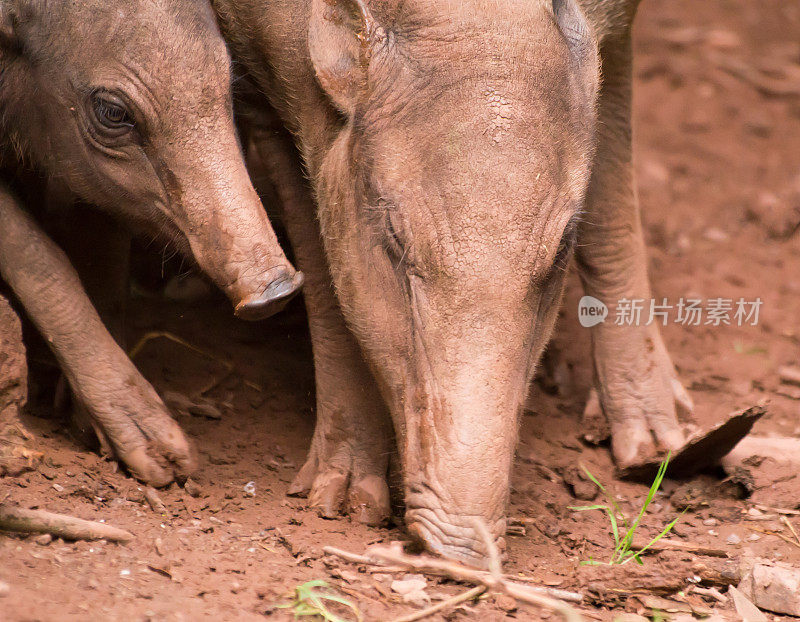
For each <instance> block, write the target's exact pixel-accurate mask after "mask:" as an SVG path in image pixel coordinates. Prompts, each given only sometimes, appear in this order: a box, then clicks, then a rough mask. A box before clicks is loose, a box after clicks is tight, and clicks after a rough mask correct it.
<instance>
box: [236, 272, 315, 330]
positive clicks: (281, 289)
mask: <svg viewBox="0 0 800 622" xmlns="http://www.w3.org/2000/svg"><path fill="white" fill-rule="evenodd" d="M304 282H305V277H304V276H303V273H302V272H295V273H294V274H289V273H288V272H284V273H282V274H281V275H280V276H278V277H277V278H276V279H275V280H273V281H272V282H271V283H270V284H269V285H268V286H267V287H266V289H264V291H263V292H261V293H260V294H256V295H253V296H249V297H247V298H245V299H244V300H242V301H241V302H240V303H239V304H237V305H236V310H235V313H236V317H238V318H240V319H242V320H247V321H248V322H255V321H257V320H265V319H266V318H268V317H270V316H272V315H275V314H276V313H278V312H279V311H282V310H283V309H284V307H285V306H286V305H287V303H288V302H289V301H290V300H291V299H292V298H294V297H295V296H296V295H297V294H298V293H299V292H300V290H301V289H302V287H303V283H304Z"/></svg>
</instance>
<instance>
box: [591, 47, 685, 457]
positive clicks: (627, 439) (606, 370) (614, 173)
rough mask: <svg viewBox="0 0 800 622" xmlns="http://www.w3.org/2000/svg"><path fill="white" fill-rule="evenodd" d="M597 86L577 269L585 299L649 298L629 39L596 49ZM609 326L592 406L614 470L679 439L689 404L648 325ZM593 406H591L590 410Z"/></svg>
mask: <svg viewBox="0 0 800 622" xmlns="http://www.w3.org/2000/svg"><path fill="white" fill-rule="evenodd" d="M601 53H602V56H603V87H602V91H601V95H600V102H599V115H600V116H599V122H598V145H597V152H596V155H595V160H594V167H593V170H592V178H591V182H590V185H589V192H588V197H587V213H586V215H585V218H584V222H583V224H582V226H581V229H580V233H579V241H578V254H577V259H578V265H579V267H580V270H581V278H582V280H583V283H584V288H585V290H586V293H587V294H588V295H590V296H594V297H595V298H598V299H600V300H602V301H604V302H606V304H611V303H616V302H617V301H619V300H622V299H629V300H633V299H644V300H646V301H648V302H649V300H650V298H651V292H650V285H649V281H648V277H647V265H646V255H645V245H644V239H643V236H642V225H641V219H640V215H639V206H638V200H637V197H636V192H635V189H634V179H633V164H632V145H631V82H632V79H631V41H630V33H629V32H628V33H627V34H625V35H622V36H615V37H614V38H613V39H611V40H607V41H605V42H604V43H603V44H602V46H601ZM646 314H647V312H643V313H642V325H640V326H629V325H621V326H618V325H616V324H615V317H614V316H613V315H611V316H609V318H608V319H607V320H606V321H605V323H602V324H599V325H597V326H595V327H594V328H592V329H591V330H592V352H593V360H594V372H595V384H596V387H597V393H598V396H599V398H600V399H599V405H600V407H601V408H602V411H603V413H604V414H605V416H606V417H607V419H608V422H609V424H610V427H611V437H612V449H613V453H614V458H615V459H616V462H617V465H618V466H619V467H621V468H624V467H627V466H631V465H635V464H637V463H639V462H641V461H643V460H644V459H646V458H652V457H653V456H654V455H655V453H656V451H657V450H659V449H661V450H663V449H676V448H678V447H680V446H681V444H682V443H683V441H684V435H683V432H682V431H681V428H680V427H679V425H678V420H677V416H676V404H678V405H680V406H682V407H685V408H688V409H691V400H690V398H689V397H688V395H687V394H686V391H685V390H684V389H683V387H682V386H681V384H680V382H679V381H678V379H677V376H676V373H675V368H674V366H673V364H672V361H671V359H670V357H669V354H668V353H667V350H666V348H665V347H664V343H663V341H662V339H661V335H660V333H659V330H658V328H657V327H656V326H655V324H652V325H650V326H646V325H644V324H645V323H646V321H647V315H646ZM592 404H594V405H595V407H596V405H597V400H590V403H589V407H590V408H591V406H592Z"/></svg>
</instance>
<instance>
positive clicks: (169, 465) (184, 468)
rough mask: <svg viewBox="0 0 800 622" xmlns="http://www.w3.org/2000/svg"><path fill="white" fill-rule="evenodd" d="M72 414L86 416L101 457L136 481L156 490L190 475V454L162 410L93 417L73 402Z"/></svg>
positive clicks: (154, 407)
mask: <svg viewBox="0 0 800 622" xmlns="http://www.w3.org/2000/svg"><path fill="white" fill-rule="evenodd" d="M75 410H76V411H77V412H79V413H80V412H81V411H83V412H84V413H88V419H89V421H90V423H91V426H92V428H94V432H95V434H96V435H97V439H98V440H99V442H100V451H101V453H102V454H103V455H106V456H109V457H112V458H115V459H116V460H118V461H120V462H121V463H123V464H124V465H125V467H126V468H127V469H128V472H129V473H130V474H131V475H132V476H133V477H135V478H136V479H138V480H139V481H141V482H144V483H146V484H149V485H151V486H155V487H156V488H160V487H163V486H167V485H168V484H170V483H171V482H173V481H176V480H177V481H183V480H185V479H186V478H187V477H188V476H189V475H191V474H192V473H193V472H194V470H195V468H196V459H195V455H194V452H193V450H192V448H191V446H190V444H189V442H188V440H187V439H186V437H185V436H184V434H183V431H182V430H181V429H180V427H179V426H178V424H177V423H176V422H175V420H174V419H172V417H171V416H170V415H169V413H168V411H167V409H166V406H163V405H161V404H154V405H149V406H143V407H142V408H141V411H144V412H145V413H146V415H139V416H133V415H128V414H125V413H124V412H123V413H120V412H119V411H115V412H113V414H111V415H109V413H108V412H107V411H106V412H105V413H103V414H98V413H95V412H93V411H92V410H91V409H90V408H87V407H85V406H83V405H82V404H81V403H79V402H77V400H76V403H75Z"/></svg>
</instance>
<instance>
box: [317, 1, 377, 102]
mask: <svg viewBox="0 0 800 622" xmlns="http://www.w3.org/2000/svg"><path fill="white" fill-rule="evenodd" d="M372 28H373V23H372V17H371V15H370V13H369V10H368V9H367V6H366V4H365V3H364V0H312V2H311V19H310V22H309V26H308V50H309V53H310V55H311V62H312V63H313V65H314V71H315V72H316V74H317V80H319V83H320V85H322V88H323V89H325V92H326V93H327V94H328V96H329V97H330V98H331V99H332V100H333V103H334V104H335V105H336V107H337V108H339V109H340V110H341V111H342V112H343V113H345V114H347V115H350V114H352V113H353V110H354V109H355V103H356V99H357V97H358V93H359V91H360V90H361V89H362V86H363V84H364V80H365V78H366V75H365V71H364V62H365V48H366V45H367V42H368V39H369V32H370V31H371V29H372Z"/></svg>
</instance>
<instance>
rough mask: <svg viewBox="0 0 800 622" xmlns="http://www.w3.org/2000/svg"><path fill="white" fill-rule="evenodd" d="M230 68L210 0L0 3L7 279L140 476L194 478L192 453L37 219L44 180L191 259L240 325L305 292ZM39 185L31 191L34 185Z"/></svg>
mask: <svg viewBox="0 0 800 622" xmlns="http://www.w3.org/2000/svg"><path fill="white" fill-rule="evenodd" d="M230 83H231V77H230V59H229V57H228V53H227V50H226V48H225V44H224V42H223V40H222V38H221V35H220V33H219V31H218V29H217V26H216V22H215V19H214V14H213V12H212V10H211V7H210V5H209V4H208V2H207V1H206V0H123V1H121V2H107V1H105V0H79V1H74V2H73V1H71V2H54V1H50V0H0V275H2V277H3V279H4V280H5V281H6V282H7V283H8V284H9V285H10V286H11V288H12V289H13V291H14V293H15V294H16V296H17V298H18V299H19V300H20V301H21V303H22V304H23V306H24V307H25V310H26V311H27V313H28V315H29V316H30V317H31V319H32V320H33V322H34V323H35V324H36V325H37V327H38V329H39V330H40V332H41V333H42V335H43V336H44V337H45V339H46V340H47V341H48V343H49V344H50V345H51V347H52V349H53V351H54V352H55V354H56V357H57V358H58V360H59V362H60V363H61V365H62V367H63V370H64V373H65V375H66V377H67V379H68V380H69V382H70V385H71V387H72V390H73V393H74V395H75V396H76V397H77V398H78V400H79V401H80V402H81V403H82V404H83V406H85V408H86V410H87V411H88V413H89V415H90V417H91V419H92V423H93V425H94V427H95V429H96V430H97V432H98V434H99V436H100V437H101V438H102V440H103V441H104V442H105V443H106V444H107V445H108V446H110V447H111V449H112V450H113V451H114V453H115V454H116V456H117V457H118V458H119V459H120V460H122V461H123V462H124V463H125V464H126V465H127V467H128V468H129V470H130V471H131V473H133V474H134V475H135V476H136V477H138V478H140V479H141V480H143V481H145V482H148V483H151V484H154V485H164V484H167V483H169V482H170V481H171V480H172V479H173V478H175V477H183V476H185V475H186V474H188V473H189V472H190V471H191V470H192V468H193V466H194V459H193V455H192V451H191V450H190V447H189V444H188V443H187V441H186V439H185V437H184V435H183V433H182V432H181V430H180V429H179V427H178V426H177V424H176V423H175V422H174V421H173V419H172V418H171V417H170V415H169V412H168V410H167V408H166V407H165V406H164V404H163V403H162V401H161V400H160V399H159V397H158V395H157V394H156V393H155V391H154V390H153V389H152V387H151V386H150V385H149V384H148V383H147V382H146V381H145V380H144V378H142V376H141V375H140V374H139V373H138V372H137V370H136V369H135V367H134V366H133V364H132V363H131V362H130V361H129V360H128V358H127V357H126V355H125V353H124V352H123V351H122V350H121V349H120V347H119V346H118V345H117V344H116V343H115V342H114V340H113V339H112V338H111V336H110V335H109V334H108V332H107V331H106V330H105V328H104V327H103V325H102V323H101V322H100V319H99V317H98V315H97V313H96V312H95V310H94V309H93V307H92V305H91V304H90V302H89V300H88V298H87V297H86V295H85V293H84V291H83V289H82V287H81V283H80V281H79V279H78V277H77V274H76V273H75V271H74V270H73V269H72V268H71V266H70V265H69V263H68V260H67V258H66V256H65V255H64V254H63V253H62V252H61V251H60V249H59V248H57V247H56V246H55V245H54V244H53V243H52V242H51V241H50V240H49V239H48V238H47V237H46V236H45V235H44V234H43V232H42V230H41V229H40V228H39V227H38V226H37V224H36V223H35V222H34V220H33V219H32V218H31V217H30V216H29V215H28V213H27V211H28V210H26V203H27V202H28V201H31V202H32V201H34V200H35V197H36V196H37V194H39V195H40V194H41V193H40V192H39V188H38V187H36V186H37V184H38V183H39V180H42V179H45V180H50V181H53V182H56V183H58V185H59V186H61V187H64V188H66V189H67V190H68V191H69V192H70V193H71V194H72V195H73V196H74V197H76V198H78V199H80V200H81V201H83V202H86V203H90V204H92V205H95V206H97V207H98V208H100V209H103V210H105V211H107V212H109V213H112V214H114V215H117V216H119V217H120V218H121V219H123V220H127V221H129V222H135V223H137V224H145V225H146V226H148V227H149V228H150V229H151V230H152V231H153V232H155V233H157V234H159V235H161V236H164V237H166V238H168V239H169V240H170V241H171V242H172V243H174V244H175V245H177V246H178V247H180V248H181V249H183V250H184V251H185V252H187V253H191V254H192V255H193V256H194V258H195V259H196V261H197V263H198V264H199V265H200V266H201V267H202V268H203V269H204V270H205V272H206V273H207V274H208V275H209V276H210V277H211V278H212V279H213V280H214V282H215V283H217V285H218V286H219V287H220V288H221V289H223V290H224V291H225V293H226V294H227V295H228V297H229V298H230V299H231V301H232V302H233V304H234V305H235V308H236V313H237V315H239V316H240V317H243V318H246V319H258V318H262V317H266V316H267V315H269V314H270V313H272V312H273V311H275V310H276V309H277V308H280V306H281V305H282V304H284V303H285V301H286V300H287V299H288V298H289V297H290V296H292V295H293V294H294V293H295V292H296V291H297V290H298V288H299V287H300V285H301V283H302V280H303V277H302V274H301V273H299V272H296V271H295V270H294V269H293V267H292V266H291V265H290V263H289V262H288V260H287V259H286V257H285V256H284V254H283V252H282V251H281V249H280V246H279V245H278V242H277V240H276V237H275V234H274V232H273V231H272V229H271V227H270V224H269V221H268V219H267V216H266V214H265V212H264V209H263V207H262V205H261V203H260V201H259V199H258V196H257V195H256V193H255V191H254V189H253V187H252V185H251V183H250V179H249V177H248V174H247V171H246V169H245V165H244V160H243V156H242V153H241V149H240V146H239V143H238V141H237V137H236V133H235V129H234V123H233V113H232V102H231V89H230ZM31 180H34V181H31Z"/></svg>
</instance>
